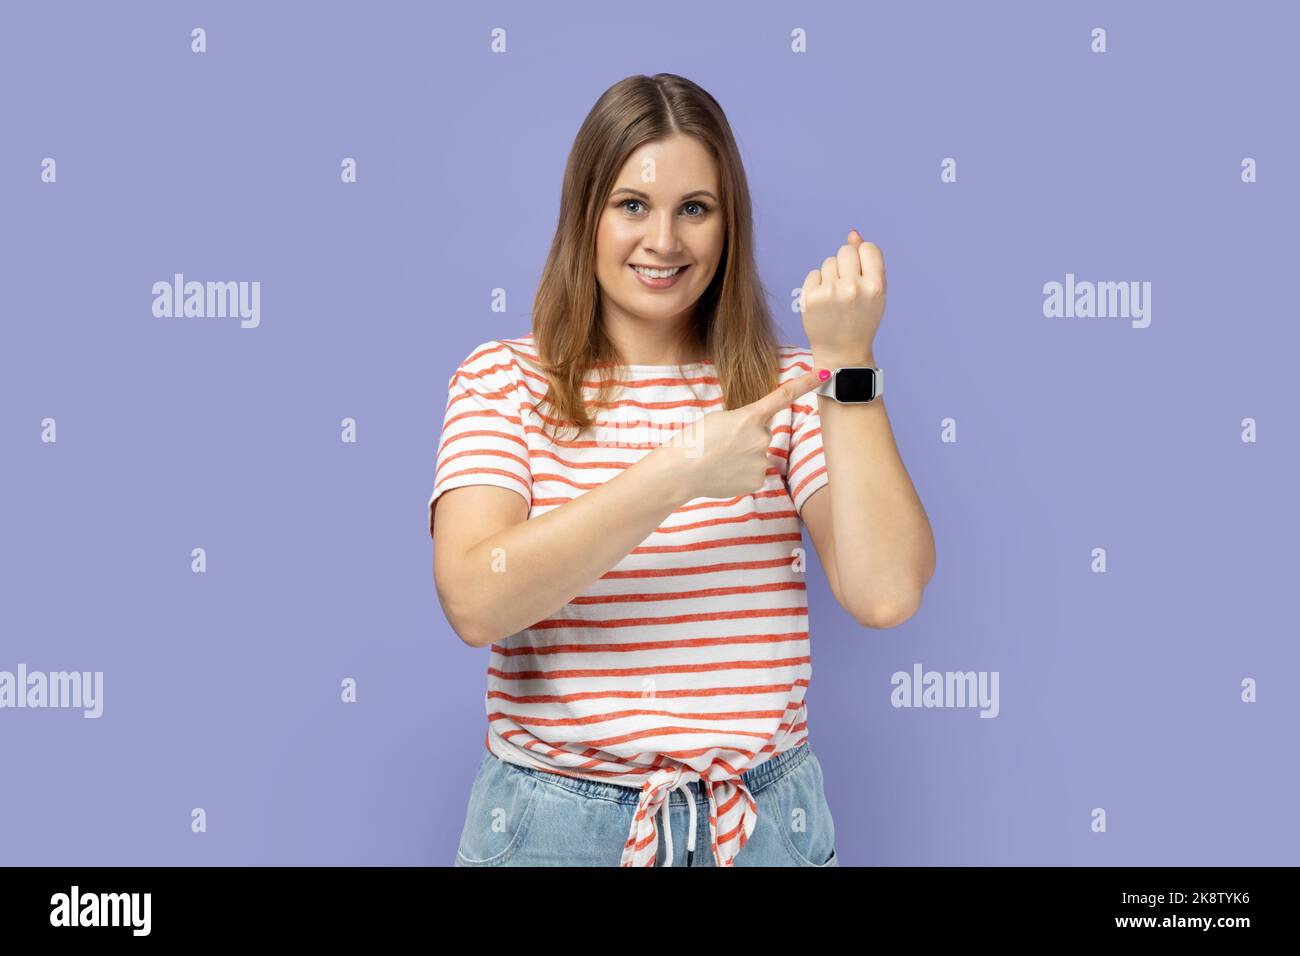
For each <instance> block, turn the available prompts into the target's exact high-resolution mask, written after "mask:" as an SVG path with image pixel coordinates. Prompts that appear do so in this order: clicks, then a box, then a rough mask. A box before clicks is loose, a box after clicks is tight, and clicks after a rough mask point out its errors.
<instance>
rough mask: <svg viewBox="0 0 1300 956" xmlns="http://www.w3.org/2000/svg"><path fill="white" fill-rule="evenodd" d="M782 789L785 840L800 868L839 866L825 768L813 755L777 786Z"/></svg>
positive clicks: (782, 821) (782, 826) (782, 820)
mask: <svg viewBox="0 0 1300 956" xmlns="http://www.w3.org/2000/svg"><path fill="white" fill-rule="evenodd" d="M777 786H779V787H780V788H781V801H780V806H781V814H782V819H781V820H780V821H779V823H780V826H781V838H782V840H783V841H784V842H785V846H786V849H787V850H788V851H789V852H790V856H791V857H793V858H794V861H795V863H797V864H798V865H800V866H839V865H840V864H839V860H837V859H836V857H835V821H834V820H833V819H832V818H831V808H830V804H828V803H827V802H826V791H825V787H824V785H823V779H822V769H821V764H820V763H818V761H817V757H816V756H815V755H814V754H813V753H812V752H811V751H809V753H808V756H807V757H806V758H804V760H803V761H802V762H801V763H800V765H799V766H798V767H796V768H795V769H794V770H792V771H790V773H788V774H786V775H785V777H784V778H783V779H782V780H781V781H779V783H778V784H777Z"/></svg>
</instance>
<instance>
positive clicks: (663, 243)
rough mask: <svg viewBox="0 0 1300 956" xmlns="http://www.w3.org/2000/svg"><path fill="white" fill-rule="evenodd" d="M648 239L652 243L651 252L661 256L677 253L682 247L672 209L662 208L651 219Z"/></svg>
mask: <svg viewBox="0 0 1300 956" xmlns="http://www.w3.org/2000/svg"><path fill="white" fill-rule="evenodd" d="M649 223H650V225H649V227H648V232H647V235H646V241H647V242H649V243H650V248H649V249H648V250H647V251H649V252H653V253H656V254H657V255H660V256H672V255H675V254H676V253H677V252H679V251H680V249H681V244H680V243H679V242H678V239H677V221H676V218H675V217H674V214H673V212H672V210H669V209H664V210H660V211H659V214H658V215H657V216H654V217H652V218H651V219H650V220H649Z"/></svg>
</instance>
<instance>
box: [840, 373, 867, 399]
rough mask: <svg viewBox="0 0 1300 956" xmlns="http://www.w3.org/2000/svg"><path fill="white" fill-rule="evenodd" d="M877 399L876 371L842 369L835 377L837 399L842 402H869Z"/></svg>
mask: <svg viewBox="0 0 1300 956" xmlns="http://www.w3.org/2000/svg"><path fill="white" fill-rule="evenodd" d="M875 397H876V370H875V369H873V368H842V369H840V370H839V373H838V374H837V375H836V376H835V398H836V399H837V400H838V401H841V402H869V401H871V399H873V398H875Z"/></svg>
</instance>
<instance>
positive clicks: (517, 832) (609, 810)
mask: <svg viewBox="0 0 1300 956" xmlns="http://www.w3.org/2000/svg"><path fill="white" fill-rule="evenodd" d="M741 780H743V781H744V783H745V785H746V786H747V787H748V788H749V790H750V792H751V793H752V794H753V795H754V802H755V803H757V804H758V822H757V824H756V825H755V827H754V832H753V833H752V834H750V837H749V839H748V840H747V841H746V843H745V846H744V848H743V849H741V851H740V853H739V854H737V856H736V862H735V865H736V866H839V865H840V864H839V860H837V859H836V858H835V823H834V821H833V820H832V819H831V811H830V807H829V806H828V805H827V803H826V794H825V792H824V790H823V781H822V768H821V764H820V763H819V762H818V761H817V758H816V756H814V755H813V752H812V749H811V748H810V747H809V746H808V744H807V743H804V744H801V745H799V746H798V747H794V748H793V749H791V750H787V751H784V752H783V753H780V754H777V755H776V756H775V757H771V758H769V759H768V760H766V761H764V762H763V763H761V764H759V765H758V766H757V767H753V768H751V769H749V770H746V771H743V772H742V773H741ZM687 787H688V788H689V790H690V795H691V797H690V798H691V799H693V800H694V801H695V803H696V808H695V809H696V820H697V823H696V828H695V845H694V847H693V849H694V854H693V855H692V858H691V862H690V865H691V866H714V865H715V862H714V859H713V851H712V849H711V848H710V846H709V824H708V819H709V804H708V796H707V795H706V794H705V792H704V789H703V787H702V786H701V785H700V783H699V782H698V781H697V782H694V783H690V784H687ZM640 795H641V793H640V791H639V790H637V789H635V788H633V787H628V786H623V785H621V784H616V783H603V782H599V781H594V780H578V779H575V778H573V777H565V776H562V775H560V774H554V773H547V772H546V771H544V770H534V769H532V768H531V767H520V766H518V765H517V764H512V763H507V762H505V761H504V760H501V759H500V758H499V757H497V756H496V755H495V754H493V753H491V752H485V753H484V755H483V760H482V762H481V763H480V764H479V768H478V774H477V776H475V778H474V786H473V789H472V790H471V792H470V798H469V807H468V809H467V811H466V813H465V828H464V830H463V831H462V833H461V837H460V846H459V847H458V848H457V851H456V863H455V865H456V866H618V865H619V862H620V859H621V858H622V855H623V845H624V843H625V842H626V841H627V838H628V831H629V829H630V828H631V826H632V817H633V815H634V814H635V812H636V805H637V800H638V799H639V798H640ZM686 800H687V796H686V793H685V792H684V791H682V790H674V791H672V792H671V793H670V794H669V797H668V807H667V810H666V812H667V814H668V815H669V818H670V824H671V826H672V831H673V860H672V863H671V865H672V866H686V865H687V856H686V851H687V834H688V827H689V822H688V820H689V812H690V811H689V808H688V806H687V803H686ZM657 819H658V820H662V817H660V818H657ZM663 829H664V827H663V824H662V822H660V823H659V845H658V860H659V863H658V864H657V865H663V863H664V861H665V858H666V857H667V843H666V841H665V838H664V837H665V835H664V832H663Z"/></svg>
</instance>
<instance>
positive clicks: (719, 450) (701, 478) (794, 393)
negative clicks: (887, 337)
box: [673, 369, 821, 501]
mask: <svg viewBox="0 0 1300 956" xmlns="http://www.w3.org/2000/svg"><path fill="white" fill-rule="evenodd" d="M820 384H821V380H820V379H819V378H818V377H817V370H816V369H812V370H810V371H808V372H805V373H803V374H802V375H800V376H799V377H798V378H792V379H790V381H788V382H785V383H783V384H781V385H778V386H777V387H776V388H775V389H773V390H772V391H771V392H769V393H768V394H767V395H764V396H763V397H762V398H760V399H759V400H758V401H756V402H751V403H750V404H748V405H742V406H741V407H740V408H733V409H730V410H728V411H721V412H710V413H709V414H707V415H704V416H702V417H701V418H699V419H698V420H697V421H696V422H694V423H693V425H691V426H688V429H687V432H688V437H689V438H690V439H693V440H690V441H682V442H678V443H674V444H673V453H674V454H675V455H676V456H677V463H678V466H679V467H680V468H681V471H682V474H681V477H682V479H683V483H682V488H683V493H684V494H685V495H686V499H685V500H687V501H690V500H691V499H694V498H734V497H736V496H737V495H747V494H751V493H753V492H755V491H757V490H758V489H759V488H760V487H762V485H763V481H764V479H765V478H766V476H767V470H768V468H770V467H772V465H773V464H774V463H775V461H774V459H773V458H772V457H770V456H769V455H768V449H769V448H770V447H771V445H772V428H771V421H772V417H773V416H774V415H776V414H777V413H778V412H779V411H781V409H783V408H786V407H788V406H789V405H791V404H792V403H793V402H794V401H795V400H796V399H798V398H799V397H800V396H801V395H804V394H806V393H807V392H810V391H812V390H813V389H814V388H816V387H817V386H818V385H820ZM814 400H815V399H814Z"/></svg>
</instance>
